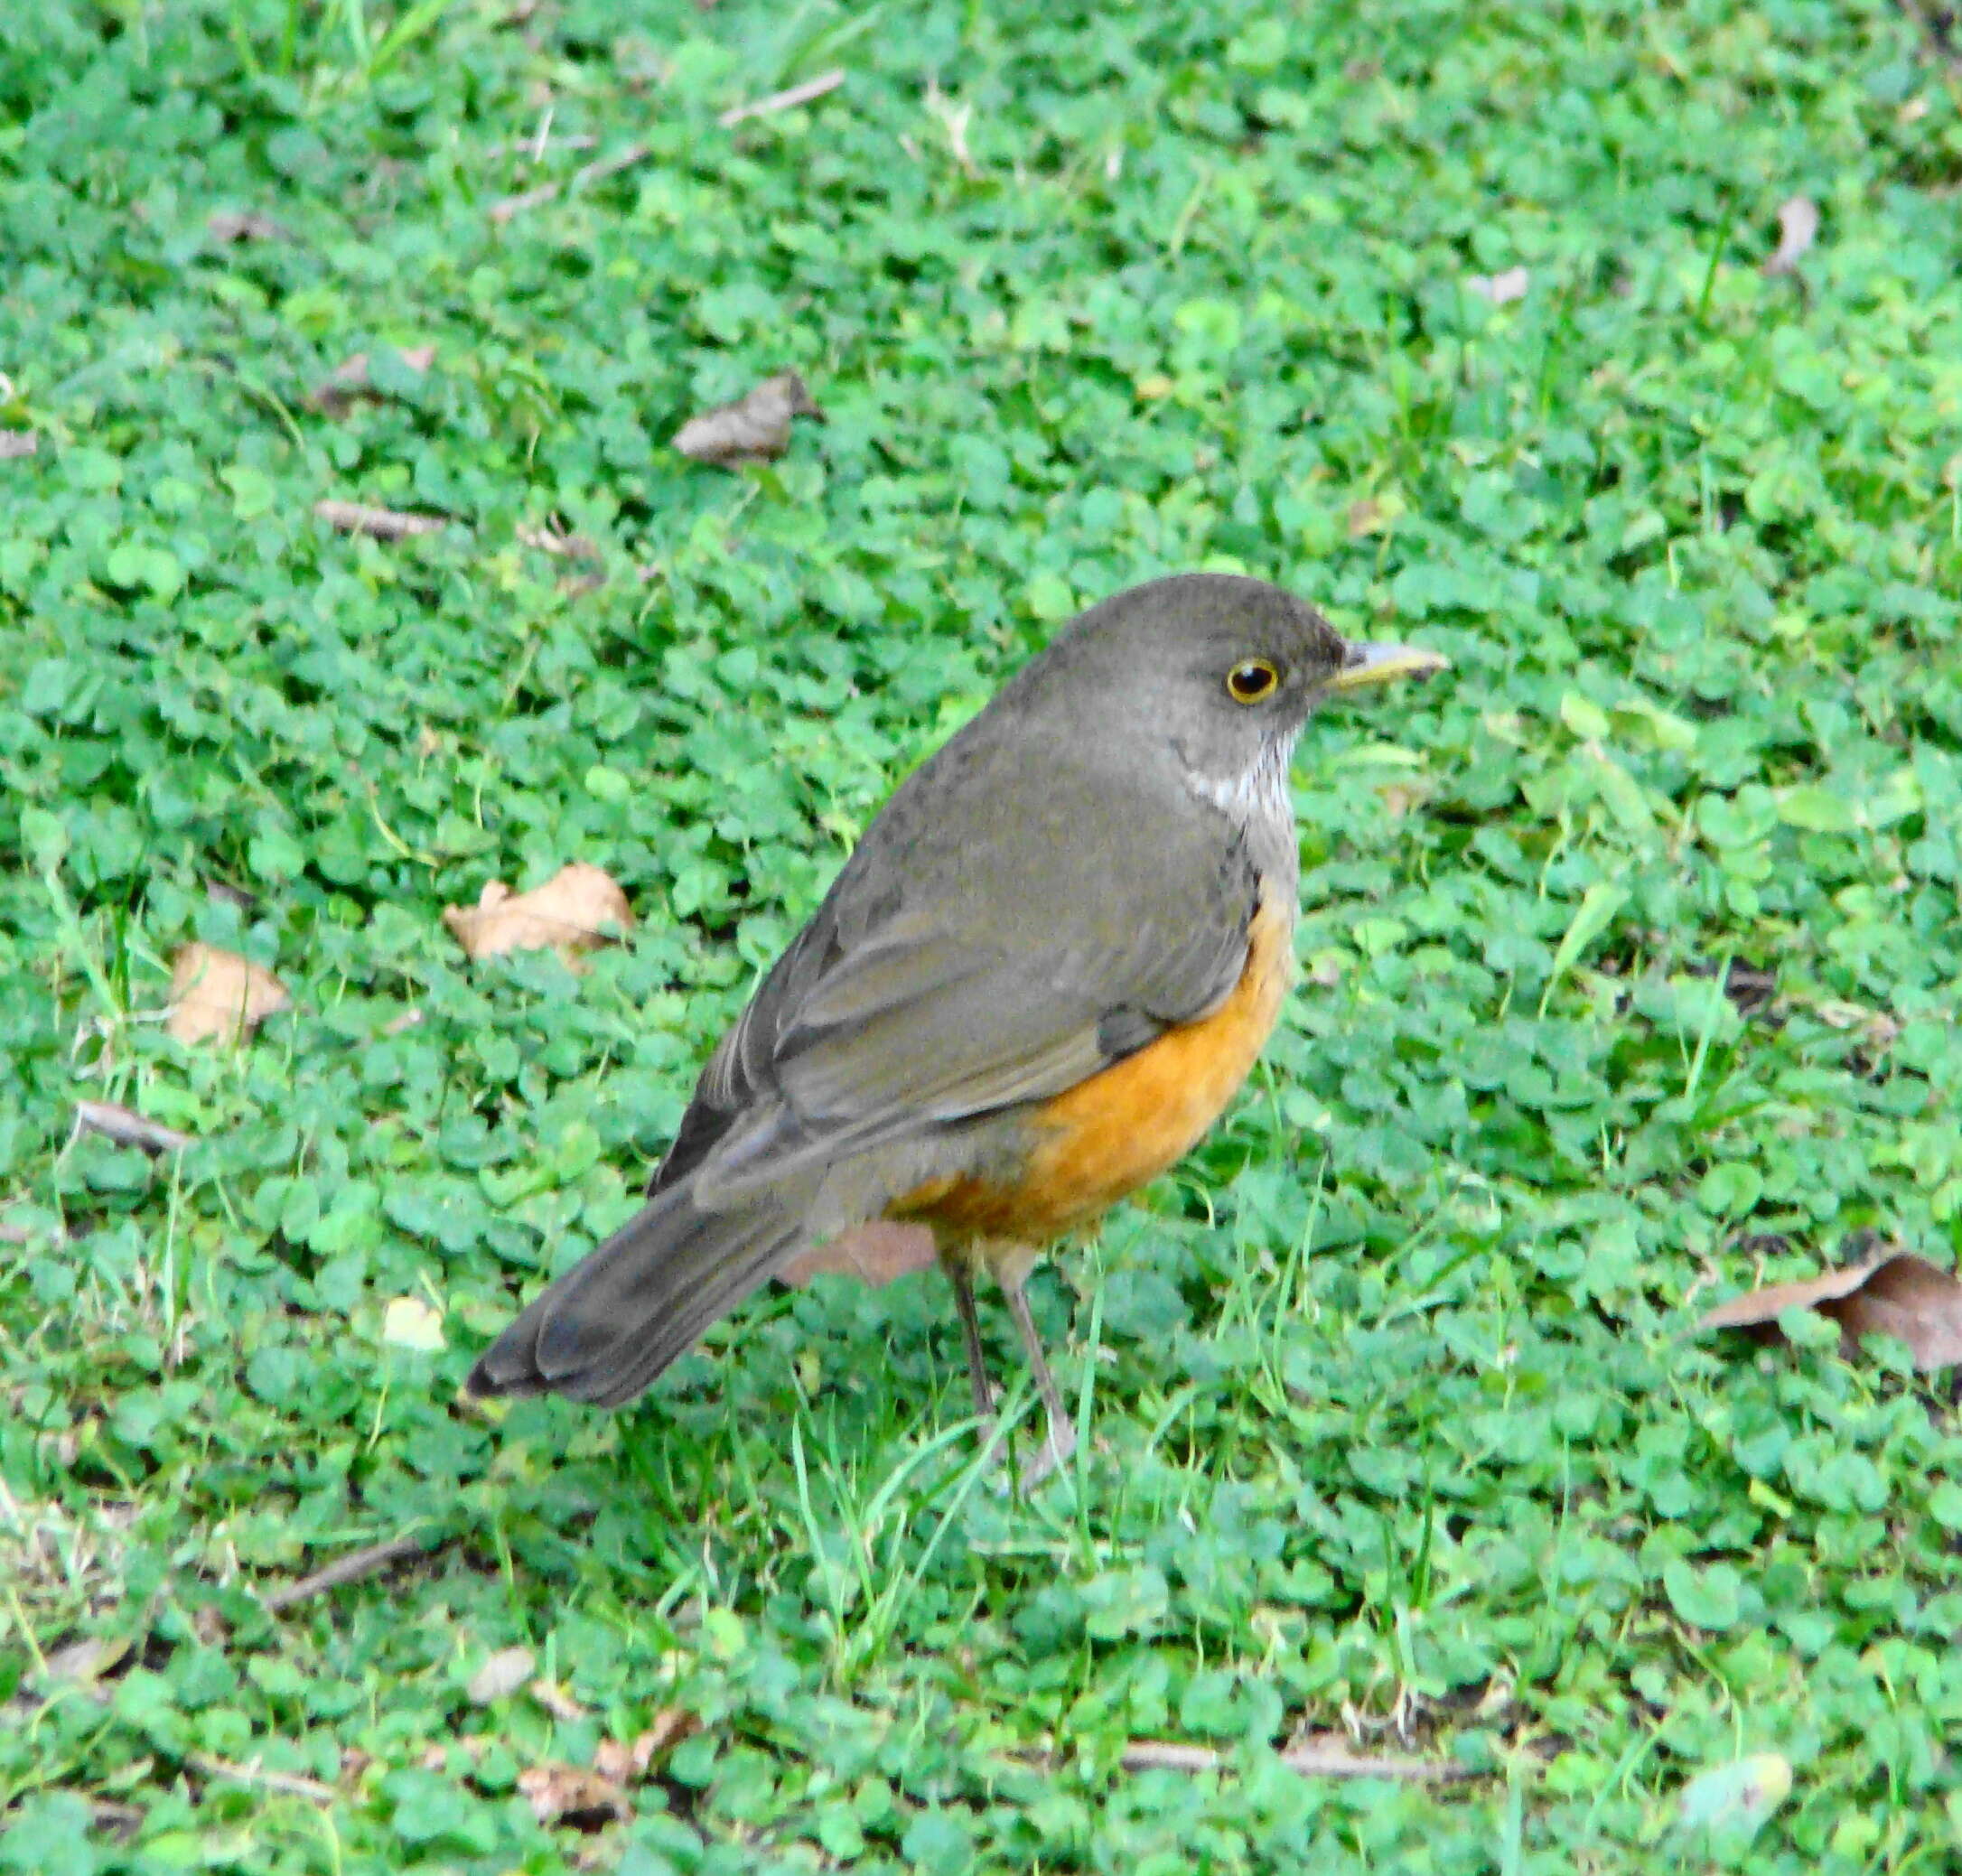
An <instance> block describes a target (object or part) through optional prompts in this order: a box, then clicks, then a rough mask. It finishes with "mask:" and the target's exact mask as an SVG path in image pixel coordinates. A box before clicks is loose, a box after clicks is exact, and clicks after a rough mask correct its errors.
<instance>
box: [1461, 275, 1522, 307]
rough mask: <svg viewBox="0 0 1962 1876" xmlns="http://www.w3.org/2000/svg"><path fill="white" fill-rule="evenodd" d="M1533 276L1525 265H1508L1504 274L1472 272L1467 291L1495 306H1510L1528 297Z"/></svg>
mask: <svg viewBox="0 0 1962 1876" xmlns="http://www.w3.org/2000/svg"><path fill="white" fill-rule="evenodd" d="M1532 277H1533V276H1532V275H1530V274H1528V272H1527V271H1526V269H1525V268H1524V267H1508V268H1507V269H1506V271H1505V272H1504V273H1503V274H1472V275H1469V276H1467V278H1466V280H1465V284H1464V285H1465V291H1466V292H1467V293H1473V294H1477V295H1478V296H1479V298H1480V299H1481V300H1490V302H1491V303H1492V304H1493V305H1495V306H1509V305H1511V304H1512V303H1513V302H1514V301H1515V300H1523V299H1524V298H1525V297H1526V289H1527V287H1528V285H1530V284H1531V282H1532Z"/></svg>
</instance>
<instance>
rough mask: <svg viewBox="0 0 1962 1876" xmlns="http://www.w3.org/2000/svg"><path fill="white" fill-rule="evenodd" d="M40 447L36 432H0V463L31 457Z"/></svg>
mask: <svg viewBox="0 0 1962 1876" xmlns="http://www.w3.org/2000/svg"><path fill="white" fill-rule="evenodd" d="M40 447H41V433H40V432H39V431H38V430H0V462H12V461H14V459H15V458H16V457H20V456H32V455H33V453H34V452H35V451H36V450H38V449H39V448H40Z"/></svg>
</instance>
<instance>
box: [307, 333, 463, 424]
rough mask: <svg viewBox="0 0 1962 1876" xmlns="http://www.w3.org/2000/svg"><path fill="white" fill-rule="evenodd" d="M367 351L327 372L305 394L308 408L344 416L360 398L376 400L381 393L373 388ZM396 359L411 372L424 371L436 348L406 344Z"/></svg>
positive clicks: (355, 355) (334, 415) (430, 364)
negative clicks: (320, 381)
mask: <svg viewBox="0 0 1962 1876" xmlns="http://www.w3.org/2000/svg"><path fill="white" fill-rule="evenodd" d="M396 357H397V359H399V360H400V361H401V363H402V364H403V365H405V366H406V367H407V369H409V370H411V371H415V372H418V373H420V372H424V371H427V370H428V369H429V368H430V367H431V366H432V365H434V363H435V362H436V349H435V347H434V346H433V345H409V346H405V347H403V349H402V350H399V351H397V353H396ZM380 396H381V393H380V392H378V390H376V389H375V387H374V384H373V381H372V379H371V378H370V375H369V354H368V353H367V352H365V351H358V352H356V353H355V354H354V355H353V356H352V357H351V358H349V359H342V360H341V363H340V364H338V365H336V366H335V367H334V369H332V371H331V372H329V373H328V375H327V377H326V378H325V379H324V380H323V381H322V383H320V384H319V385H317V386H315V387H314V388H313V390H312V391H310V392H308V394H307V399H306V401H307V404H308V406H309V407H310V408H312V409H313V410H317V411H319V412H320V413H321V414H322V415H323V416H330V417H344V416H346V415H347V414H348V412H349V411H350V410H351V409H353V407H354V406H355V405H356V404H358V403H360V401H361V400H362V399H363V398H368V399H370V400H372V399H376V398H378V397H380Z"/></svg>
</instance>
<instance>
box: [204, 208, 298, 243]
mask: <svg viewBox="0 0 1962 1876" xmlns="http://www.w3.org/2000/svg"><path fill="white" fill-rule="evenodd" d="M204 231H205V233H206V234H208V235H210V238H212V239H213V240H214V241H216V242H218V243H219V244H220V246H226V247H229V245H230V244H231V243H232V242H234V241H290V240H292V238H293V233H292V230H291V229H286V228H285V227H283V226H282V225H281V224H280V223H278V222H276V221H275V220H274V219H273V218H272V217H271V216H270V215H261V214H260V213H259V212H258V210H257V209H220V210H217V211H216V212H215V213H213V214H211V215H209V216H207V217H206V218H205V222H204Z"/></svg>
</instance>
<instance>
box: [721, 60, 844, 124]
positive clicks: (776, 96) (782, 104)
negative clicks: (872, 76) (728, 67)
mask: <svg viewBox="0 0 1962 1876" xmlns="http://www.w3.org/2000/svg"><path fill="white" fill-rule="evenodd" d="M844 82H845V72H844V69H843V68H842V67H839V66H834V67H833V68H832V69H831V70H829V71H820V72H819V73H818V74H817V77H816V78H814V79H805V80H804V82H803V83H802V84H801V85H792V86H791V87H790V88H789V89H788V90H785V91H772V92H771V94H770V96H769V97H768V98H756V99H754V100H753V101H752V102H751V103H749V104H735V105H731V106H730V107H729V108H728V109H727V110H725V111H724V113H723V114H722V116H721V117H717V118H716V119H715V121H716V123H718V124H720V125H721V126H722V127H723V128H724V130H727V129H728V128H729V127H730V126H731V125H733V124H740V123H742V122H743V119H744V118H745V117H768V116H769V115H770V114H771V112H772V111H790V110H795V109H796V108H797V107H798V106H799V105H800V104H808V103H809V102H810V101H811V99H812V98H822V97H823V96H824V95H825V93H826V92H827V91H836V89H838V87H839V86H840V85H842V84H843V83H844Z"/></svg>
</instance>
